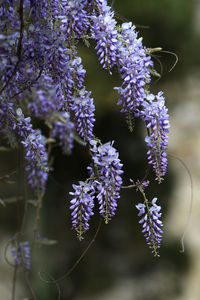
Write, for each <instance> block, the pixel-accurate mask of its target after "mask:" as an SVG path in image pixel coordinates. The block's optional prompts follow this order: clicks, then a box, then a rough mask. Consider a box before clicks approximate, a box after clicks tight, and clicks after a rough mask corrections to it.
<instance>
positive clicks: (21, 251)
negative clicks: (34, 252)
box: [11, 241, 31, 270]
mask: <svg viewBox="0 0 200 300" xmlns="http://www.w3.org/2000/svg"><path fill="white" fill-rule="evenodd" d="M30 254H31V250H30V246H29V242H28V241H26V242H20V243H19V245H18V246H17V245H15V246H13V247H12V248H11V255H12V257H13V258H14V261H15V265H16V266H17V267H21V268H23V269H25V270H30V268H31V262H30Z"/></svg>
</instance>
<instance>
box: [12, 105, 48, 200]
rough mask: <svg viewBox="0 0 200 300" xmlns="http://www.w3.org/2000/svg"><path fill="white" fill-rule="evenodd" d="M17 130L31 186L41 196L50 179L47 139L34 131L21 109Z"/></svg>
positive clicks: (19, 110)
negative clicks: (46, 147)
mask: <svg viewBox="0 0 200 300" xmlns="http://www.w3.org/2000/svg"><path fill="white" fill-rule="evenodd" d="M16 119H17V122H16V123H15V125H14V129H16V130H17V132H18V135H19V137H20V140H21V143H22V144H23V146H24V150H25V160H26V163H27V165H26V171H27V173H28V175H27V179H28V183H29V185H30V186H31V187H32V188H33V189H34V190H36V192H37V194H38V195H40V194H41V193H43V192H44V190H45V184H46V181H47V178H48V164H47V163H48V156H47V152H46V149H45V138H44V136H42V135H41V133H40V130H34V129H33V128H32V124H31V123H30V118H29V117H28V118H25V117H24V114H23V113H22V110H21V108H18V109H17V111H16Z"/></svg>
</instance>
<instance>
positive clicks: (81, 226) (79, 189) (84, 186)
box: [69, 181, 94, 240]
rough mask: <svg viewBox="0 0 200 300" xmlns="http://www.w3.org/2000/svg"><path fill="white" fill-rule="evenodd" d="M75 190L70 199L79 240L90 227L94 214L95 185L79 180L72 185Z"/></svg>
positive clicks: (73, 223)
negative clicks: (77, 183)
mask: <svg viewBox="0 0 200 300" xmlns="http://www.w3.org/2000/svg"><path fill="white" fill-rule="evenodd" d="M72 187H73V189H74V192H70V193H69V194H70V195H72V196H73V199H72V200H71V201H70V202H71V206H70V209H71V210H72V214H71V215H72V226H73V228H74V229H75V230H76V232H77V236H78V238H79V240H82V239H83V237H82V235H83V233H84V232H85V231H87V230H88V229H89V220H90V217H91V216H92V215H93V207H94V196H93V195H94V187H93V185H92V184H91V183H90V182H88V183H86V182H83V181H79V185H75V184H73V185H72Z"/></svg>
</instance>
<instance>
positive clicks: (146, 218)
mask: <svg viewBox="0 0 200 300" xmlns="http://www.w3.org/2000/svg"><path fill="white" fill-rule="evenodd" d="M156 201H157V198H153V200H152V202H151V205H150V203H149V204H148V205H147V203H145V204H144V203H138V204H137V205H136V208H137V209H138V210H139V213H138V216H139V217H141V219H140V221H139V223H140V224H142V233H143V234H144V236H145V239H146V243H147V245H148V246H149V248H150V249H152V253H154V255H155V256H159V254H158V252H157V250H158V249H159V248H160V244H161V241H162V234H163V231H162V229H161V227H162V226H163V223H162V221H161V220H160V217H161V215H162V214H161V212H160V210H161V207H160V206H158V205H157V204H156Z"/></svg>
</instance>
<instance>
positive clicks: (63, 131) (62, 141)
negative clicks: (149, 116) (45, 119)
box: [50, 112, 75, 154]
mask: <svg viewBox="0 0 200 300" xmlns="http://www.w3.org/2000/svg"><path fill="white" fill-rule="evenodd" d="M50 122H51V127H52V133H51V136H52V137H53V138H58V139H59V145H60V146H61V148H62V151H63V153H64V154H71V151H72V149H73V144H74V130H75V128H74V123H72V122H71V121H70V114H69V113H68V112H61V113H59V114H57V115H53V116H52V117H51V121H50Z"/></svg>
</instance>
